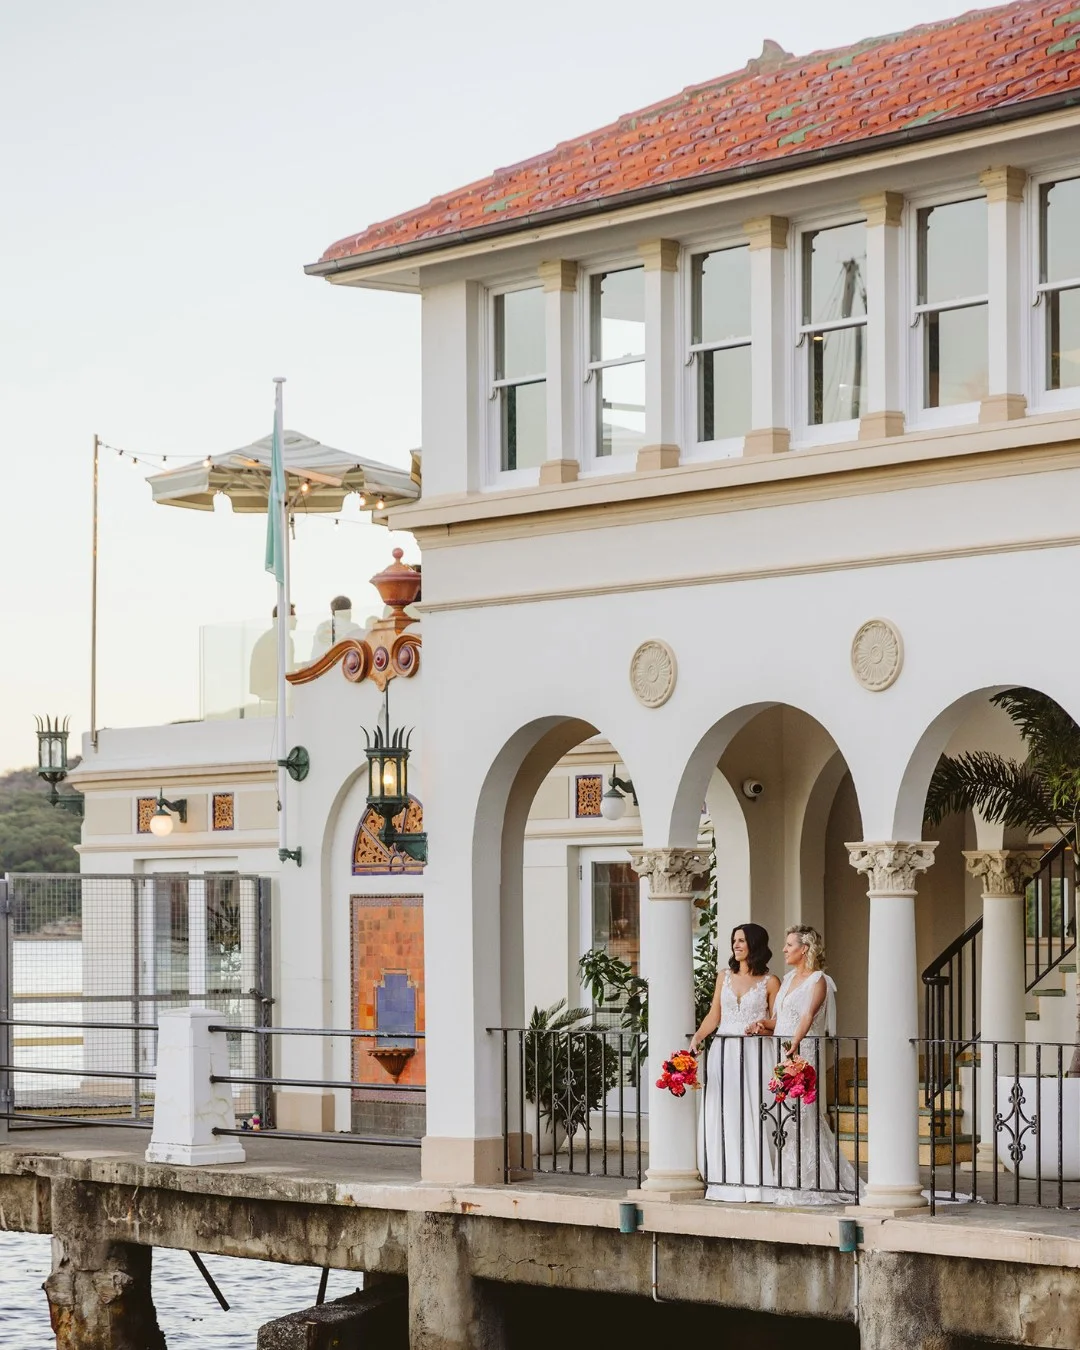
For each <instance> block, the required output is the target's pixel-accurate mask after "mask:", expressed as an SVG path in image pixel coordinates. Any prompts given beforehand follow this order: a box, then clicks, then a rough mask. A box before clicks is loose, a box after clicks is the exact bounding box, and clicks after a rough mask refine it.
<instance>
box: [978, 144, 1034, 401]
mask: <svg viewBox="0 0 1080 1350" xmlns="http://www.w3.org/2000/svg"><path fill="white" fill-rule="evenodd" d="M979 181H980V182H981V183H982V186H983V187H984V188H985V189H986V228H987V264H988V275H987V284H988V291H989V296H988V300H989V312H988V315H987V319H988V324H987V326H988V330H989V337H990V350H989V379H988V393H987V397H986V398H984V399H983V401H982V405H981V407H980V409H979V421H980V422H1005V421H1009V420H1011V419H1013V418H1017V417H1023V416H1024V414H1025V413H1026V411H1027V398H1026V396H1025V393H1024V384H1025V381H1024V372H1023V353H1022V348H1021V334H1022V332H1023V323H1024V320H1023V311H1022V304H1021V285H1022V271H1021V235H1022V230H1023V210H1024V185H1025V183H1026V182H1027V175H1026V173H1025V172H1024V170H1023V169H1017V168H1014V167H1011V166H1004V167H1002V168H996V169H987V170H986V172H985V173H983V174H981V175H980V179H979Z"/></svg>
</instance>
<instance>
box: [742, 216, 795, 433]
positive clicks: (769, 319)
mask: <svg viewBox="0 0 1080 1350" xmlns="http://www.w3.org/2000/svg"><path fill="white" fill-rule="evenodd" d="M788 228H789V227H788V222H787V220H785V219H784V218H783V217H782V216H764V217H762V218H761V219H759V220H749V221H747V222H746V224H745V225H744V226H743V229H744V230H745V232H746V235H747V237H748V239H749V241H750V337H751V344H750V371H751V375H750V387H751V395H750V398H751V417H750V426H751V429H750V430H749V431H748V432H747V434H746V440H745V442H744V446H743V454H744V455H768V454H776V453H781V452H783V451H785V450H788V449H790V447H791V430H790V428H789V426H788V393H787V380H788V346H787V342H786V340H785V334H786V312H785V307H786V290H785V281H786V276H787V241H788Z"/></svg>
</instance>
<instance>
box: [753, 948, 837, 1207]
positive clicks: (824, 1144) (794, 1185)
mask: <svg viewBox="0 0 1080 1350" xmlns="http://www.w3.org/2000/svg"><path fill="white" fill-rule="evenodd" d="M824 958H825V947H824V943H823V942H822V940H821V934H820V933H819V932H818V931H817V930H816V929H815V928H809V927H803V926H800V927H796V928H789V929H788V932H787V941H786V942H785V943H784V960H785V962H786V963H787V966H788V973H787V976H786V977H785V979H784V982H783V984H782V985H781V986H780V990H779V992H778V994H777V995H776V1000H775V1003H774V1005H773V1011H772V1016H771V1017H768V1018H765V1019H763V1020H762V1022H761V1023H759V1024H758V1025H757V1026H756V1027H754V1028H753V1031H754V1033H755V1034H758V1035H762V1034H768V1033H769V1032H772V1033H773V1034H774V1035H775V1037H776V1040H775V1041H773V1042H772V1044H773V1045H777V1044H778V1043H779V1046H780V1047H781V1053H785V1054H789V1055H799V1054H801V1055H802V1057H803V1058H804V1059H805V1060H807V1061H808V1062H809V1063H810V1064H812V1065H813V1066H814V1068H815V1070H816V1071H817V1076H818V1085H819V1091H818V1096H817V1101H816V1103H815V1104H814V1105H811V1106H808V1105H806V1103H804V1102H801V1101H790V1100H789V1101H788V1102H784V1103H781V1104H778V1105H777V1106H776V1107H775V1108H774V1110H773V1114H772V1117H771V1118H770V1119H769V1120H768V1121H767V1123H766V1130H767V1133H768V1134H769V1135H770V1136H772V1138H773V1140H774V1144H775V1163H774V1166H775V1174H774V1175H775V1184H776V1185H777V1187H778V1188H779V1189H778V1190H776V1191H775V1192H773V1194H772V1195H771V1196H770V1197H769V1198H770V1199H772V1200H774V1201H775V1202H776V1203H777V1204H781V1205H785V1204H786V1205H835V1204H839V1203H841V1202H843V1201H850V1200H853V1199H857V1198H858V1195H859V1185H860V1183H859V1180H858V1176H857V1174H856V1172H855V1168H854V1167H853V1166H852V1164H851V1163H850V1162H849V1160H848V1159H847V1158H846V1157H845V1156H844V1154H843V1153H842V1152H841V1151H840V1150H839V1149H838V1147H837V1140H836V1136H835V1134H834V1133H833V1131H832V1128H831V1126H830V1125H829V1122H828V1119H827V1118H826V1116H825V1088H826V1082H827V1073H828V1067H829V1066H828V1063H827V1050H828V1042H827V1041H825V1040H824V1039H822V1038H824V1037H826V1036H835V1035H836V985H835V984H834V983H833V981H832V980H831V979H830V978H829V976H828V975H826V974H825V972H824V971H823V970H822V966H823V965H824V963H825V962H824ZM770 1095H771V1094H770Z"/></svg>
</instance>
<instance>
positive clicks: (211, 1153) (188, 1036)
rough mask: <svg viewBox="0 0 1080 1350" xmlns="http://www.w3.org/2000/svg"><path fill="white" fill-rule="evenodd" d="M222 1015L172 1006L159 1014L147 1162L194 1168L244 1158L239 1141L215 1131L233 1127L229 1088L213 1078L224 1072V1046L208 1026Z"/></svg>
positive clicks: (219, 1033)
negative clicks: (215, 1081) (150, 1133)
mask: <svg viewBox="0 0 1080 1350" xmlns="http://www.w3.org/2000/svg"><path fill="white" fill-rule="evenodd" d="M221 1017H222V1014H221V1013H219V1012H215V1011H214V1010H213V1009H211V1008H172V1009H170V1010H169V1011H167V1012H162V1013H161V1014H160V1015H159V1016H158V1040H157V1084H156V1088H155V1094H154V1131H153V1134H152V1136H151V1138H150V1147H149V1148H148V1149H147V1150H146V1161H147V1162H157V1163H173V1164H178V1165H179V1166H181V1167H196V1166H198V1165H199V1164H200V1163H203V1164H214V1163H238V1162H243V1161H244V1159H245V1156H246V1155H245V1153H244V1147H243V1145H242V1144H241V1142H240V1140H239V1139H237V1138H235V1137H230V1136H228V1135H218V1134H215V1133H214V1130H215V1128H217V1129H233V1128H234V1127H235V1124H236V1117H235V1113H234V1111H233V1100H232V1088H231V1087H230V1086H229V1084H228V1083H212V1082H211V1081H210V1078H211V1075H212V1074H213V1075H217V1076H219V1077H222V1078H224V1077H226V1076H227V1075H228V1072H229V1046H228V1042H227V1041H226V1039H225V1033H224V1032H222V1031H213V1032H212V1031H211V1030H210V1028H211V1026H213V1025H215V1024H216V1023H220V1022H221Z"/></svg>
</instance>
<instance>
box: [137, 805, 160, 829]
mask: <svg viewBox="0 0 1080 1350" xmlns="http://www.w3.org/2000/svg"><path fill="white" fill-rule="evenodd" d="M156 810H157V798H156V797H137V798H136V799H135V831H136V833H137V834H150V832H151V831H150V820H151V818H152V816H153V814H154V812H155V811H156Z"/></svg>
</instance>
